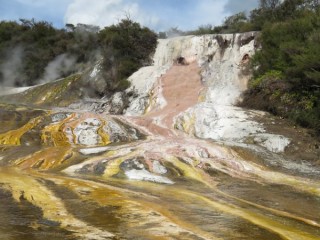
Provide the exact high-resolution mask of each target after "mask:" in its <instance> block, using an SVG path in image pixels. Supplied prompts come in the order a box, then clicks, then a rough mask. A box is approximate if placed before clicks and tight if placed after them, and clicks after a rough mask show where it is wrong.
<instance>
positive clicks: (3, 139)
mask: <svg viewBox="0 0 320 240" xmlns="http://www.w3.org/2000/svg"><path fill="white" fill-rule="evenodd" d="M42 119H43V117H37V118H33V119H31V120H30V121H29V122H28V123H26V124H25V125H24V126H22V127H21V128H19V129H15V130H11V131H9V132H6V133H1V134H0V144H2V145H20V144H21V141H20V139H21V137H22V136H23V135H24V134H25V133H26V132H28V131H29V130H31V129H32V128H34V127H35V126H37V124H39V123H40V122H41V121H42Z"/></svg>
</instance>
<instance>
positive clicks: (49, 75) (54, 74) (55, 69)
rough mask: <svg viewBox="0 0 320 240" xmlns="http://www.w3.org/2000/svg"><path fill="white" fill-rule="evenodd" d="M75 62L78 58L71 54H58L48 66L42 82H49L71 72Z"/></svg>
mask: <svg viewBox="0 0 320 240" xmlns="http://www.w3.org/2000/svg"><path fill="white" fill-rule="evenodd" d="M75 63H76V58H75V57H73V56H69V55H68V54H66V53H64V54H61V55H59V56H57V57H56V58H55V59H54V60H52V61H51V62H49V64H48V65H47V66H46V68H45V72H44V76H43V78H42V79H41V80H40V83H47V82H50V81H52V80H56V79H58V78H60V77H61V76H63V75H65V74H68V73H70V71H71V70H72V69H73V68H74V65H75Z"/></svg>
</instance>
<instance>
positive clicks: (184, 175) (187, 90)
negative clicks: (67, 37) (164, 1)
mask: <svg viewBox="0 0 320 240" xmlns="http://www.w3.org/2000/svg"><path fill="white" fill-rule="evenodd" d="M257 34H258V33H256V32H248V33H242V34H222V35H203V36H183V37H175V38H169V39H163V40H159V41H158V45H157V49H156V51H155V53H154V56H153V65H152V66H146V67H142V68H140V69H139V70H138V71H136V72H135V73H134V74H132V75H131V76H130V77H129V81H130V83H131V86H130V88H129V89H127V90H125V91H123V92H120V91H119V92H116V93H114V94H113V95H110V96H108V97H107V98H102V99H99V100H97V99H92V98H84V97H83V96H84V87H83V86H85V84H86V83H88V82H91V83H95V84H96V85H95V86H99V84H100V82H99V76H100V75H101V74H102V73H101V64H102V62H101V61H98V62H97V63H96V64H95V65H94V66H92V67H91V68H90V71H85V72H83V73H80V74H76V75H72V76H70V77H67V78H64V79H60V80H57V81H54V82H49V83H45V84H42V85H36V86H33V87H30V88H24V89H12V90H10V91H9V90H8V91H6V92H5V93H2V94H3V95H2V96H0V102H1V103H0V216H1V217H0V239H7V240H17V239H32V240H33V239H34V240H37V239H50V240H51V239H68V240H71V239H72V240H73V239H95V240H102V239H139V240H140V239H141V240H142V239H152V240H153V239H159V240H160V239H168V240H169V239H170V240H171V239H183V240H184V239H190V240H193V239H194V240H200V239H210V240H218V239H219V240H220V239H226V240H235V239H237V240H240V239H243V240H250V239H252V240H256V239H259V240H280V239H286V240H316V239H320V177H319V176H320V161H319V156H320V155H319V149H318V148H312V147H310V146H311V145H312V146H315V145H316V144H318V143H317V142H316V140H314V139H312V138H311V137H310V136H309V135H307V133H306V130H305V129H302V128H299V127H296V128H293V127H291V126H290V124H288V122H287V121H286V120H284V119H280V118H279V117H275V116H271V115H269V114H268V113H265V112H262V111H254V110H248V109H244V108H241V107H238V105H237V104H238V103H239V102H240V101H241V98H242V93H243V91H245V90H246V89H247V86H248V81H249V79H250V77H251V74H252V73H251V71H250V68H249V64H250V59H251V58H252V56H253V54H254V53H255V51H256V50H257V48H258V47H259V44H258V42H257ZM98 88H99V87H97V89H98ZM129 93H130V94H129Z"/></svg>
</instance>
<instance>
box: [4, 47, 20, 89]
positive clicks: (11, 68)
mask: <svg viewBox="0 0 320 240" xmlns="http://www.w3.org/2000/svg"><path fill="white" fill-rule="evenodd" d="M6 56H7V58H6V61H5V62H4V63H2V64H1V65H0V72H1V74H2V81H1V86H2V87H13V86H14V85H15V83H16V82H18V81H19V78H21V69H22V67H23V63H22V57H23V47H22V46H17V47H15V48H14V49H12V50H9V51H8V52H7V54H6Z"/></svg>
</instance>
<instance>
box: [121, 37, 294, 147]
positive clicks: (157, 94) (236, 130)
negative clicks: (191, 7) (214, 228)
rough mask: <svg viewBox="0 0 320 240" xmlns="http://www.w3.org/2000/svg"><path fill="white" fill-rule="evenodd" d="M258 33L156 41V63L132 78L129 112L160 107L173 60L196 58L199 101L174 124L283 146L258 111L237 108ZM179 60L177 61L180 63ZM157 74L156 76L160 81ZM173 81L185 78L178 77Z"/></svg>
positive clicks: (205, 134) (238, 139)
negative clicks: (260, 121)
mask: <svg viewBox="0 0 320 240" xmlns="http://www.w3.org/2000/svg"><path fill="white" fill-rule="evenodd" d="M257 34H258V33H256V32H249V33H244V34H225V35H204V36H186V37H177V38H171V39H165V40H160V41H159V44H158V48H157V50H156V53H155V55H154V65H153V66H149V67H145V68H142V69H140V70H139V71H138V72H136V73H135V74H133V75H132V76H131V78H130V81H131V83H132V87H131V88H132V90H135V91H136V93H137V97H135V98H132V99H130V100H131V101H130V106H129V108H128V109H127V111H126V114H127V115H141V114H143V113H146V112H148V111H151V110H152V109H155V108H164V107H165V106H166V100H165V99H164V98H163V96H162V89H161V88H162V86H161V76H164V75H165V73H166V71H167V70H168V69H170V68H171V67H172V66H173V65H188V64H191V63H193V62H196V63H197V65H198V66H199V72H200V75H201V83H202V89H201V91H200V92H199V99H198V102H197V103H196V104H194V105H192V106H189V108H188V109H187V110H185V111H183V112H178V111H177V112H176V113H177V114H176V116H175V118H174V127H175V128H176V129H179V130H182V131H185V132H187V133H188V134H190V135H195V136H197V137H200V138H210V139H214V140H223V141H229V142H234V143H237V144H239V143H245V142H246V141H247V140H248V138H254V139H255V140H256V142H257V143H260V144H262V145H264V146H266V147H267V148H268V149H269V150H272V151H276V152H277V151H283V150H284V148H285V146H287V145H288V144H289V142H290V141H289V139H287V138H285V137H283V136H280V135H266V134H263V132H264V131H265V130H264V129H263V127H262V126H261V125H260V124H258V123H257V122H255V121H253V120H252V119H253V118H254V117H255V116H256V115H260V114H263V113H261V112H253V111H251V112H248V111H244V110H243V109H241V108H237V107H235V105H236V103H237V102H238V101H241V93H242V92H243V91H244V90H245V89H246V87H247V83H248V80H249V78H250V76H251V75H250V70H249V60H250V58H251V56H252V55H253V54H254V52H255V50H256V48H257V46H256V36H257ZM179 61H180V62H179ZM159 79H160V80H159ZM176 81H188V77H187V78H185V79H176Z"/></svg>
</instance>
